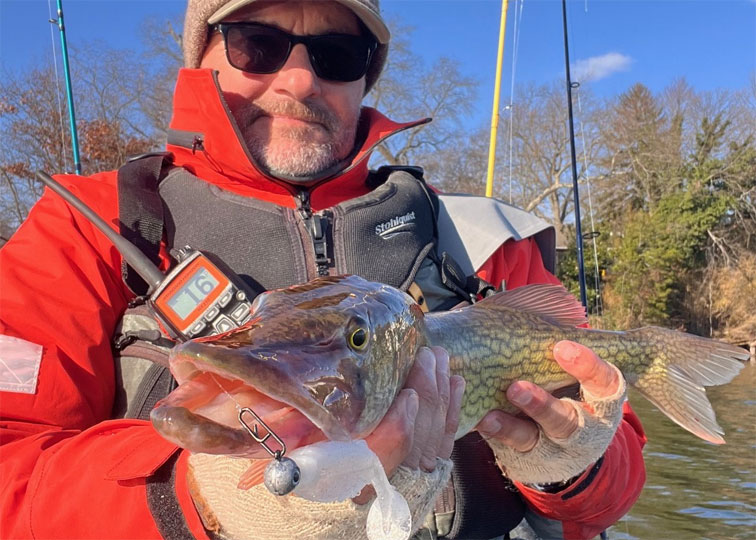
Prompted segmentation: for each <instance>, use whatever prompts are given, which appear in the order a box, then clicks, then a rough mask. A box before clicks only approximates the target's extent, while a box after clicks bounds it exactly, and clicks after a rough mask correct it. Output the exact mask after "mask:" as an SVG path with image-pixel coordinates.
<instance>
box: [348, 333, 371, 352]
mask: <svg viewBox="0 0 756 540" xmlns="http://www.w3.org/2000/svg"><path fill="white" fill-rule="evenodd" d="M367 343H368V332H367V330H365V329H364V328H357V329H356V330H354V331H353V332H352V333H351V334H349V346H350V347H351V348H352V349H354V350H355V351H361V350H363V349H364V348H365V347H367Z"/></svg>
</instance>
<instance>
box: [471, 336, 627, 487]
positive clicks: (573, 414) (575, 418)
mask: <svg viewBox="0 0 756 540" xmlns="http://www.w3.org/2000/svg"><path fill="white" fill-rule="evenodd" d="M554 359H555V360H556V361H557V362H558V363H559V365H560V366H561V367H562V369H564V370H565V371H566V372H567V373H569V374H570V375H572V376H574V377H575V378H576V379H577V380H578V382H579V383H580V386H581V393H582V394H583V397H584V399H585V401H581V402H575V401H572V400H564V399H557V398H555V397H554V396H552V395H551V394H549V393H548V392H546V391H545V390H544V389H543V388H540V387H539V386H537V385H535V384H533V383H530V382H525V381H518V382H515V383H513V384H512V385H510V387H509V388H508V389H507V398H508V399H509V401H510V402H511V403H512V404H513V405H515V406H517V407H518V408H519V409H520V410H521V411H522V412H523V413H525V414H526V415H527V416H528V417H529V418H518V417H515V416H513V415H510V414H507V413H504V412H502V411H491V412H489V413H488V414H487V415H486V416H485V417H484V418H483V419H482V420H481V421H480V423H479V424H478V425H477V426H476V429H477V430H478V431H479V432H480V433H481V435H482V436H483V437H484V438H486V439H489V444H491V446H492V447H498V449H501V448H502V447H506V448H509V449H511V450H514V451H516V452H515V453H513V454H511V457H512V459H515V460H517V459H519V458H520V457H522V456H523V455H524V456H526V455H527V454H528V453H529V452H531V451H532V450H533V449H534V448H536V445H542V442H543V439H544V438H545V439H548V440H550V441H551V442H553V443H556V444H555V447H554V448H553V451H555V452H558V451H563V450H565V448H564V447H562V446H561V445H570V442H573V439H575V441H576V439H577V437H576V436H577V435H581V437H582V438H587V439H591V440H595V441H596V444H593V445H590V444H589V445H585V446H584V448H582V449H581V448H578V447H577V446H578V445H577V444H575V445H574V446H575V448H569V449H567V450H569V451H567V452H566V454H568V455H571V454H572V453H573V452H572V451H574V452H577V453H579V454H581V458H582V460H577V462H582V461H585V464H584V465H580V467H581V468H578V469H577V472H578V473H579V472H580V471H582V470H583V469H584V468H585V467H586V466H588V465H590V463H592V462H593V461H595V460H597V459H598V458H599V457H601V454H602V453H603V451H604V450H605V449H606V445H608V443H609V441H610V440H611V436H612V435H613V433H614V431H615V430H616V428H617V425H619V421H620V420H621V409H622V402H623V401H624V390H625V383H624V379H623V378H622V376H621V374H620V373H619V371H618V370H617V369H616V368H614V367H613V366H611V365H609V364H607V363H606V362H604V361H603V360H601V359H600V358H599V357H598V356H596V355H595V354H594V353H593V352H592V351H591V350H590V349H588V348H587V347H584V346H582V345H580V344H578V343H574V342H572V341H560V342H559V343H557V344H556V345H555V346H554ZM605 401H608V402H609V403H610V405H611V406H610V407H609V408H608V409H606V408H605V407H604V402H605ZM576 404H577V405H578V406H579V407H581V408H582V412H581V411H579V410H578V409H577V408H576V406H575V405H576ZM595 404H601V411H598V412H599V414H597V415H596V414H594V413H596V412H597V411H595V410H594V406H595ZM607 416H610V418H609V417H607ZM579 430H585V431H590V430H594V431H595V432H596V433H595V435H594V434H593V433H590V432H588V433H584V434H583V433H580V434H579V433H578V431H579ZM544 436H545V437H544ZM607 437H608V440H606V439H607ZM599 439H600V440H599ZM581 444H583V442H581ZM570 446H573V445H570ZM494 450H495V451H496V450H497V448H494ZM538 450H539V452H538V454H539V459H541V458H543V457H544V455H542V452H541V451H542V450H543V449H541V448H539V449H538ZM596 452H598V455H590V454H592V453H596ZM563 453H565V452H563ZM497 457H499V459H500V461H501V462H502V465H503V466H504V467H506V468H507V469H508V472H514V469H515V468H516V467H515V466H514V465H513V464H512V463H508V461H510V460H509V459H508V458H507V457H506V456H502V455H500V452H497ZM573 457H574V456H573ZM565 458H567V456H565ZM570 459H571V458H570ZM508 465H513V466H512V467H511V469H512V470H509V469H510V467H509V466H508ZM563 465H565V464H560V463H557V462H553V469H554V472H553V475H554V476H553V478H547V479H545V480H544V479H543V477H544V476H545V477H548V476H549V474H551V473H549V472H548V468H549V464H548V463H543V464H542V466H540V468H541V469H542V470H540V471H538V472H535V471H524V474H525V475H528V474H532V475H533V478H522V477H521V478H515V479H518V480H522V481H525V482H556V481H560V480H566V479H567V478H569V476H568V477H564V478H562V476H564V475H565V474H567V473H565V472H564V467H563ZM572 472H575V471H574V469H573V470H572ZM516 475H517V473H515V476H516ZM510 476H511V475H510ZM572 476H574V474H572Z"/></svg>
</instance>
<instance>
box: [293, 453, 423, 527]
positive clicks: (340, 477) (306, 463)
mask: <svg viewBox="0 0 756 540" xmlns="http://www.w3.org/2000/svg"><path fill="white" fill-rule="evenodd" d="M288 457H290V458H291V459H292V460H294V461H295V462H296V463H297V465H298V466H299V470H300V472H301V479H300V480H299V484H298V485H297V487H296V488H294V493H296V494H297V495H298V496H299V497H302V498H303V499H307V500H308V501H315V502H339V501H345V500H347V499H350V498H352V497H355V496H357V495H358V494H359V493H360V491H362V488H363V487H365V486H366V485H367V484H372V485H373V488H375V493H376V496H377V497H376V500H375V501H373V503H372V505H371V507H370V510H369V511H368V518H367V525H366V530H367V536H368V538H369V539H370V540H379V539H383V540H406V539H407V538H409V537H410V532H411V530H412V516H411V515H410V510H409V505H408V504H407V501H405V500H404V497H402V495H401V494H400V493H399V492H398V491H397V490H396V489H395V488H394V486H392V485H391V484H390V483H389V481H388V478H387V477H386V471H384V470H383V466H382V465H381V462H380V460H379V459H378V456H376V455H375V454H374V453H373V451H372V450H370V448H368V445H367V443H366V442H365V441H363V440H359V441H351V442H337V441H326V442H321V443H316V444H311V445H309V446H304V447H302V448H298V449H296V450H294V451H292V452H291V453H289V454H288Z"/></svg>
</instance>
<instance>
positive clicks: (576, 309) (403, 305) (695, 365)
mask: <svg viewBox="0 0 756 540" xmlns="http://www.w3.org/2000/svg"><path fill="white" fill-rule="evenodd" d="M251 312H252V318H251V320H250V321H249V322H248V323H247V324H245V325H244V326H241V327H239V328H236V329H233V330H231V331H228V332H226V333H223V334H220V335H217V336H211V337H204V338H198V339H193V340H189V341H187V342H185V343H181V344H179V345H177V346H176V347H174V348H173V350H172V352H171V355H170V359H169V365H170V369H171V373H172V374H173V376H174V377H175V379H176V381H177V382H178V387H177V388H176V389H175V390H174V391H173V392H171V393H170V394H169V395H168V396H167V397H165V398H164V399H163V400H161V401H159V402H158V403H157V405H156V406H155V408H154V409H153V410H152V412H151V415H150V417H151V421H152V424H153V425H154V427H155V429H156V430H157V431H158V432H159V433H160V434H161V435H162V436H163V437H164V438H166V439H168V440H169V441H171V442H174V443H175V444H177V445H179V446H181V447H183V448H185V449H187V450H189V451H191V452H194V453H207V454H219V455H226V456H235V457H242V458H249V459H253V460H259V459H262V458H268V457H269V455H268V452H267V450H266V449H265V448H263V447H262V446H261V445H260V444H258V443H257V442H255V440H254V439H253V438H252V437H251V436H250V434H249V433H248V431H247V430H245V429H244V428H243V426H242V425H241V424H240V422H239V411H240V410H243V409H244V408H249V409H252V410H253V411H254V412H255V413H256V414H257V415H258V417H259V418H260V420H262V422H263V423H264V426H265V427H267V428H268V429H269V430H270V431H271V432H273V433H275V434H276V435H277V436H278V437H280V438H281V439H282V441H284V443H285V445H286V448H288V449H293V448H298V447H301V446H306V445H308V444H313V443H315V442H319V441H323V440H336V441H349V440H355V439H361V438H364V437H366V436H367V435H369V434H370V433H371V432H372V430H373V429H374V428H375V427H376V426H377V425H378V423H379V422H380V421H381V419H382V418H383V416H384V415H385V414H386V412H387V410H388V408H389V406H390V405H391V404H392V402H393V401H394V399H395V398H396V396H397V394H398V393H399V391H400V390H401V389H402V388H403V386H404V382H405V379H406V377H407V375H408V373H409V371H410V368H411V367H412V364H413V362H414V359H415V356H416V355H417V352H418V350H419V349H420V348H421V347H427V346H434V345H437V346H441V347H443V348H445V349H446V350H447V351H448V352H449V358H450V359H449V365H450V372H451V374H457V375H461V376H463V377H464V379H465V381H466V389H465V392H464V395H463V399H462V408H461V412H460V420H459V428H458V431H457V433H456V438H460V437H462V436H463V435H465V434H466V433H468V432H470V431H471V430H473V428H474V427H475V426H476V424H477V423H478V422H479V421H480V420H481V419H482V418H483V416H484V415H485V414H486V413H488V412H489V411H491V410H493V409H500V410H503V411H506V412H510V413H516V412H518V409H517V408H516V407H515V406H514V405H512V404H511V403H509V401H508V400H507V397H506V390H507V388H508V387H509V385H510V384H511V383H513V382H515V381H518V380H525V381H531V382H533V383H535V384H538V385H540V386H541V387H543V388H544V389H546V390H547V391H549V392H552V393H554V394H558V393H559V392H560V391H564V390H565V389H567V388H569V387H574V386H575V384H576V383H577V381H576V380H575V379H574V378H573V377H572V376H570V375H569V374H568V373H566V372H565V371H564V370H562V369H561V367H560V366H559V364H558V363H557V362H556V361H555V360H554V355H553V347H554V345H555V344H556V343H557V342H559V341H560V340H564V339H567V340H572V341H576V342H578V343H581V344H583V345H586V346H587V347H590V348H591V349H592V350H593V351H594V352H595V353H596V354H597V355H598V356H599V357H600V358H602V359H603V360H605V361H607V362H609V363H611V364H613V365H614V366H616V367H617V368H618V369H619V370H620V371H621V372H622V375H623V376H624V378H625V380H626V381H627V382H628V384H629V385H631V386H633V387H634V388H636V389H637V390H638V391H639V392H640V394H641V395H643V396H644V397H646V398H647V399H649V400H650V401H651V402H652V403H653V404H654V405H656V407H657V408H659V410H661V411H662V412H663V413H664V414H666V415H667V416H668V417H669V418H671V419H672V420H673V421H674V422H676V423H677V424H679V425H680V426H682V427H683V428H684V429H686V430H688V431H690V432H691V433H693V434H694V435H696V436H698V437H700V438H701V439H703V440H705V441H709V442H711V443H714V444H722V443H724V438H723V437H722V435H723V434H724V432H723V430H722V428H721V427H720V426H719V424H718V423H717V420H716V417H715V414H714V411H713V409H712V407H711V404H710V403H709V401H708V399H707V397H706V390H705V387H706V386H713V385H721V384H725V383H727V382H729V381H730V380H732V379H733V378H734V377H735V376H736V375H737V374H738V372H739V371H740V369H741V368H742V367H743V365H744V363H743V361H745V360H746V359H747V358H748V353H747V351H745V349H742V348H739V347H736V346H734V345H730V344H727V343H724V342H721V341H716V340H712V339H708V338H703V337H699V336H694V335H691V334H686V333H683V332H679V331H675V330H670V329H666V328H661V327H653V326H650V327H644V328H637V329H633V330H627V331H607V330H596V329H589V328H584V327H582V326H584V325H585V324H586V323H587V319H586V315H585V309H584V307H583V306H582V305H581V304H580V303H579V302H577V300H576V299H575V297H574V296H573V295H572V294H571V293H570V292H569V291H567V290H566V289H565V288H564V287H562V286H561V285H550V284H541V285H526V286H523V287H518V288H515V289H512V290H509V291H502V292H499V293H496V294H494V295H491V296H489V297H487V298H485V299H483V300H481V301H479V302H477V303H475V304H472V305H469V306H467V307H462V308H459V309H453V310H450V311H444V312H438V313H427V312H424V311H423V310H422V309H421V307H420V306H419V305H418V304H417V302H415V300H414V299H413V298H412V297H411V296H409V295H408V294H406V293H404V292H402V291H400V290H398V289H396V288H394V287H391V286H388V285H385V284H380V283H375V282H371V281H367V280H365V279H363V278H361V277H359V276H355V275H346V276H325V277H321V278H317V279H315V280H313V281H310V282H307V283H304V284H301V285H295V286H292V287H288V288H284V289H278V290H274V291H269V292H265V293H263V294H261V295H259V296H258V297H257V298H256V299H255V301H254V302H253V304H252V307H251ZM256 427H257V426H256ZM261 429H262V428H261ZM262 468H263V467H262V466H261V464H260V463H259V462H258V463H256V464H255V463H254V462H253V466H252V468H251V469H250V474H249V475H247V476H248V477H247V478H246V479H242V481H240V487H249V486H250V485H251V484H252V483H255V482H256V481H257V480H259V477H260V476H261V471H262ZM252 478H255V480H252Z"/></svg>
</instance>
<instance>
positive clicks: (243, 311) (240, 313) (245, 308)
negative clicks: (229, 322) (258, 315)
mask: <svg viewBox="0 0 756 540" xmlns="http://www.w3.org/2000/svg"><path fill="white" fill-rule="evenodd" d="M247 315H249V304H239V305H238V306H236V307H235V308H234V310H233V311H232V312H231V317H233V319H234V320H235V321H237V322H241V321H243V320H244V317H246V316H247Z"/></svg>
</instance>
